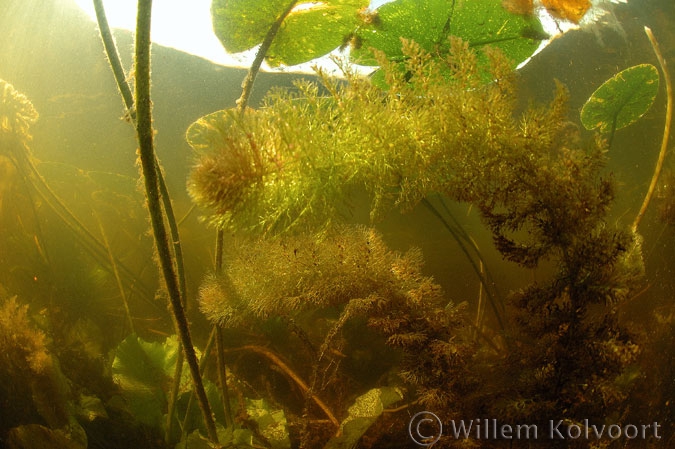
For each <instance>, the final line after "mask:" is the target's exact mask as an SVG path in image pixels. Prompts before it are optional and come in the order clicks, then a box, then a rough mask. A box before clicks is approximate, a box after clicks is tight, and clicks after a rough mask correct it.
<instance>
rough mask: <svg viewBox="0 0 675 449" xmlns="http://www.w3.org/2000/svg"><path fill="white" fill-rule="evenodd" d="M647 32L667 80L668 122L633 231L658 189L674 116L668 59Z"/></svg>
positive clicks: (649, 30) (647, 28) (647, 31)
mask: <svg viewBox="0 0 675 449" xmlns="http://www.w3.org/2000/svg"><path fill="white" fill-rule="evenodd" d="M645 33H647V37H648V38H649V43H650V44H652V49H654V53H655V54H656V58H657V59H658V60H659V65H660V66H661V71H662V72H663V78H664V79H665V80H666V95H667V98H668V99H667V103H666V123H665V126H664V130H663V139H662V140H661V151H660V152H659V158H658V160H657V161H656V167H655V168H654V174H653V175H652V181H651V183H650V184H649V189H648V190H647V194H646V195H645V199H644V201H643V202H642V207H640V211H639V212H638V214H637V216H636V217H635V221H633V226H632V227H631V229H632V231H633V232H636V231H637V228H638V226H639V225H640V221H641V220H642V217H643V216H644V214H645V212H646V211H647V207H648V206H649V202H650V201H651V199H652V196H653V195H654V192H655V191H656V183H657V182H658V180H659V176H660V175H661V169H662V168H663V161H664V160H665V159H666V150H667V149H668V138H669V136H670V122H671V120H672V118H673V87H672V84H671V81H670V74H669V73H668V67H667V66H666V60H665V58H664V57H663V55H662V54H661V49H660V48H659V43H658V42H657V41H656V38H655V37H654V34H653V33H652V30H651V29H649V27H645Z"/></svg>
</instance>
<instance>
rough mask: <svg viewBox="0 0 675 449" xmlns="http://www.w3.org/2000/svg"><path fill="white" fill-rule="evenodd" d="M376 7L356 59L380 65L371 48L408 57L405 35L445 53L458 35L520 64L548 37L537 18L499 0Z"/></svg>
mask: <svg viewBox="0 0 675 449" xmlns="http://www.w3.org/2000/svg"><path fill="white" fill-rule="evenodd" d="M376 12H377V17H378V19H377V20H376V21H373V23H371V24H370V25H368V26H361V27H359V29H358V31H357V33H356V34H357V38H358V39H357V40H356V41H354V40H352V51H351V53H350V56H351V59H352V62H355V63H357V64H361V65H373V66H374V65H377V61H376V60H375V57H374V56H373V54H372V52H371V51H370V50H371V49H376V50H380V51H382V52H383V53H384V54H385V55H386V56H387V58H388V59H389V60H390V61H402V60H403V59H404V55H403V51H402V49H401V40H400V39H401V37H403V38H406V39H409V40H413V41H415V42H416V43H417V44H418V45H419V46H420V47H422V48H423V49H424V50H426V51H428V52H430V53H432V54H439V53H440V54H441V55H442V54H443V53H446V52H447V51H448V37H449V36H456V37H459V38H461V39H462V40H464V41H466V42H468V43H469V45H470V46H471V47H474V48H475V47H481V46H485V45H490V46H492V47H495V48H499V49H500V50H501V51H502V52H503V53H504V55H505V56H506V57H507V58H508V59H510V60H512V61H513V62H514V67H515V65H518V64H520V63H521V62H523V61H525V60H526V59H527V58H529V57H530V56H532V54H533V53H534V52H535V51H536V50H537V48H538V47H539V45H540V43H541V41H542V40H544V39H548V35H546V33H544V31H543V28H542V25H541V23H540V22H539V21H538V20H537V19H536V18H534V17H533V16H523V15H517V14H513V13H510V12H509V11H507V10H506V9H505V8H502V7H501V6H500V5H499V4H498V3H497V4H495V1H494V0H470V1H456V0H398V1H395V2H392V3H386V4H384V5H382V6H380V7H379V8H378V9H377V10H376ZM354 43H355V44H356V45H354ZM401 64H403V62H401Z"/></svg>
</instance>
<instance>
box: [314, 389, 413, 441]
mask: <svg viewBox="0 0 675 449" xmlns="http://www.w3.org/2000/svg"><path fill="white" fill-rule="evenodd" d="M401 399H403V395H402V394H401V391H400V390H399V389H398V388H395V387H382V388H373V389H372V390H369V391H368V392H367V393H365V394H363V395H361V396H359V397H358V398H356V401H354V404H353V405H352V406H351V407H349V415H348V416H347V417H346V418H345V420H344V421H342V424H340V430H341V432H340V436H338V437H334V438H332V439H331V440H330V441H328V444H326V447H325V449H343V448H344V449H348V448H352V447H356V443H358V441H359V439H360V438H361V437H362V436H363V434H364V433H366V431H367V430H368V429H369V428H370V426H372V425H373V423H374V422H375V421H377V419H378V418H379V417H380V415H381V414H382V412H383V411H384V409H385V408H387V407H389V406H390V405H392V404H394V403H395V402H398V401H400V400H401Z"/></svg>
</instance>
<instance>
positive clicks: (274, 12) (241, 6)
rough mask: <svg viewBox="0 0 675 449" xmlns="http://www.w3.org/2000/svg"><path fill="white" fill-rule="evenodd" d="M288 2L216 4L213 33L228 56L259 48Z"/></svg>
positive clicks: (243, 0) (216, 0) (259, 0)
mask: <svg viewBox="0 0 675 449" xmlns="http://www.w3.org/2000/svg"><path fill="white" fill-rule="evenodd" d="M288 5H289V0H257V1H256V0H213V2H212V3H211V20H212V22H213V31H214V32H215V33H216V36H217V37H218V39H220V42H221V43H222V44H223V47H225V50H227V51H228V52H229V53H239V52H242V51H245V50H248V49H250V48H253V47H255V46H256V45H258V44H260V43H261V42H262V41H263V39H264V38H265V35H266V34H267V31H268V30H269V29H270V27H271V26H272V24H273V23H274V22H275V21H276V20H277V17H279V16H280V15H281V14H282V13H283V12H284V11H285V10H286V8H287V7H288Z"/></svg>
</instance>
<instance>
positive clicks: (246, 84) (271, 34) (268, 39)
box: [237, 0, 298, 114]
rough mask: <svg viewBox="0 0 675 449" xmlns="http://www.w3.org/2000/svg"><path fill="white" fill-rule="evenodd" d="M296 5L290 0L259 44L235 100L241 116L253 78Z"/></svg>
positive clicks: (294, 1) (296, 1) (251, 87)
mask: <svg viewBox="0 0 675 449" xmlns="http://www.w3.org/2000/svg"><path fill="white" fill-rule="evenodd" d="M297 3H298V0H291V2H290V3H289V4H288V6H287V7H286V9H285V10H284V12H282V13H281V15H280V16H279V17H278V18H277V20H276V22H274V23H273V24H272V26H271V27H270V29H269V30H267V34H266V35H265V39H263V41H262V44H260V48H259V49H258V53H256V55H255V59H254V60H253V64H251V68H250V69H249V70H248V74H247V75H246V78H244V81H243V82H242V85H241V88H242V90H241V96H240V97H239V99H238V100H237V108H238V109H239V113H241V114H243V113H244V111H245V110H246V106H247V105H248V99H249V97H250V96H251V91H252V90H253V84H254V82H255V78H256V76H258V72H259V71H260V66H261V65H262V62H263V60H264V59H265V56H267V52H268V51H269V49H270V46H271V45H272V42H273V41H274V38H275V37H276V35H277V33H278V32H279V28H281V24H282V23H283V22H284V20H285V19H286V17H287V16H288V15H289V14H290V13H291V11H292V10H293V8H295V5H296V4H297Z"/></svg>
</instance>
